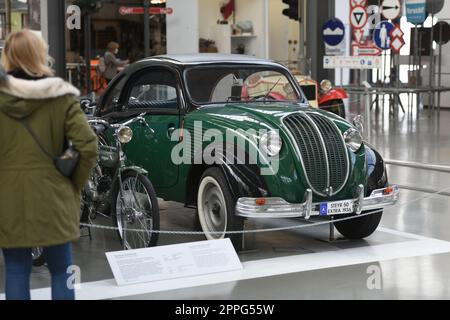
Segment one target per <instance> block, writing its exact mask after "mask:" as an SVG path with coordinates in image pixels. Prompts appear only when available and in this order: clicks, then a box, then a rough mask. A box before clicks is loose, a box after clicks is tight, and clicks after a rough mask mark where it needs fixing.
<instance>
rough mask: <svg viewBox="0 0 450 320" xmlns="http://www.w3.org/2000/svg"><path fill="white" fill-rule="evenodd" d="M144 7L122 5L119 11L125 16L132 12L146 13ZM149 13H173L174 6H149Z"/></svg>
mask: <svg viewBox="0 0 450 320" xmlns="http://www.w3.org/2000/svg"><path fill="white" fill-rule="evenodd" d="M144 12H145V11H144V7H120V8H119V13H120V14H121V15H123V16H126V15H132V14H144ZM148 12H149V14H151V15H157V14H168V15H170V14H172V13H173V9H172V8H149V10H148Z"/></svg>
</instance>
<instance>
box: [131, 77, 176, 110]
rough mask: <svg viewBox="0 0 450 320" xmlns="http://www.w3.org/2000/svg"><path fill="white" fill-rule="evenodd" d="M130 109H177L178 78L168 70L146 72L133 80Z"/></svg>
mask: <svg viewBox="0 0 450 320" xmlns="http://www.w3.org/2000/svg"><path fill="white" fill-rule="evenodd" d="M127 108H128V109H177V108H178V92H177V80H176V76H175V75H174V74H173V73H172V72H170V71H168V70H151V69H150V70H145V71H144V72H142V73H141V74H140V75H138V76H137V77H136V78H134V79H133V80H132V83H131V89H130V94H129V96H128V99H127Z"/></svg>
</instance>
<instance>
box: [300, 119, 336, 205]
mask: <svg viewBox="0 0 450 320" xmlns="http://www.w3.org/2000/svg"><path fill="white" fill-rule="evenodd" d="M304 114H305V117H306V119H307V120H308V121H309V123H311V124H312V125H313V127H314V128H316V131H317V133H318V134H319V138H320V142H321V143H322V149H323V151H324V153H325V164H326V168H327V171H326V172H327V175H326V179H327V185H326V187H325V190H327V189H328V188H329V187H330V162H329V161H328V149H327V146H326V144H325V140H323V136H322V132H321V131H320V129H319V127H318V126H317V124H316V122H315V121H314V120H313V119H312V118H311V117H310V116H309V115H308V113H307V112H304ZM325 190H323V191H322V194H321V195H325V196H329V195H328V194H326V192H325Z"/></svg>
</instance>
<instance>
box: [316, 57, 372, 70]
mask: <svg viewBox="0 0 450 320" xmlns="http://www.w3.org/2000/svg"><path fill="white" fill-rule="evenodd" d="M323 67H324V68H325V69H336V68H348V69H357V70H368V69H379V68H381V57H329V56H325V57H324V58H323Z"/></svg>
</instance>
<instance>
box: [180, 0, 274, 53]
mask: <svg viewBox="0 0 450 320" xmlns="http://www.w3.org/2000/svg"><path fill="white" fill-rule="evenodd" d="M185 1H186V2H189V1H190V0H185ZM198 1H199V36H200V37H201V38H206V39H212V40H215V41H216V42H222V40H223V39H217V37H219V36H220V35H219V34H221V33H220V32H217V28H216V26H217V20H219V19H222V15H221V13H220V4H221V3H222V2H223V1H222V0H198ZM268 1H272V0H236V2H235V5H236V8H235V12H236V14H235V19H236V22H239V21H244V20H250V21H252V22H253V27H254V34H255V35H256V37H255V38H253V39H246V40H242V42H244V44H245V45H246V48H247V54H250V55H254V56H257V57H260V58H267V57H268V55H269V52H268V40H267V39H268V32H267V31H266V28H267V27H268V26H267V20H268V15H269V12H268ZM275 1H276V0H275ZM279 1H280V2H281V0H279ZM230 23H232V18H230ZM230 28H231V27H230ZM227 41H228V40H227ZM239 43H240V40H236V39H234V40H233V47H235V46H237V45H238V44H239ZM232 49H233V48H232Z"/></svg>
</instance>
